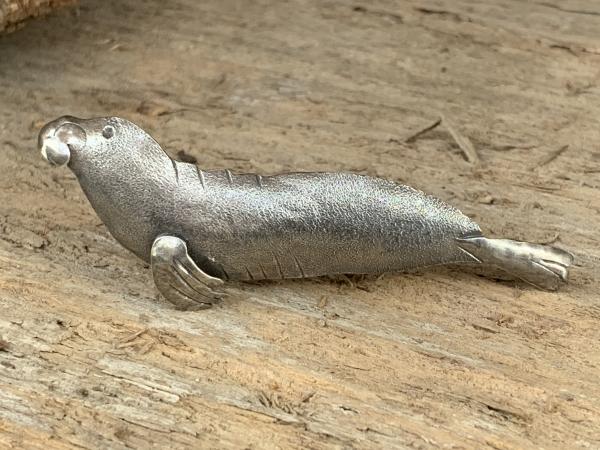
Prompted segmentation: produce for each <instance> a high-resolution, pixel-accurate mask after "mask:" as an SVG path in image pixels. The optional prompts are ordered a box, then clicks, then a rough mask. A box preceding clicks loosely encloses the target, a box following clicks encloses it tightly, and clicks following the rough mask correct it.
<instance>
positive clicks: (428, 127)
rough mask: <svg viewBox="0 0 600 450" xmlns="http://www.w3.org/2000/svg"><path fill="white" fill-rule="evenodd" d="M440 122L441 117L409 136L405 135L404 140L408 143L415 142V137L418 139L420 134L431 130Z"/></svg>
mask: <svg viewBox="0 0 600 450" xmlns="http://www.w3.org/2000/svg"><path fill="white" fill-rule="evenodd" d="M440 123H442V118H441V117H440V118H438V119H437V120H436V121H435V122H433V123H432V124H430V125H427V126H426V127H425V128H422V129H421V130H419V131H417V132H416V133H414V134H412V135H410V136H409V137H407V138H406V139H405V140H404V142H405V143H407V144H410V143H411V142H415V141H416V140H417V139H419V138H420V137H421V136H423V135H424V134H425V133H428V132H430V131H431V130H433V129H435V128H437V127H438V126H439V124H440Z"/></svg>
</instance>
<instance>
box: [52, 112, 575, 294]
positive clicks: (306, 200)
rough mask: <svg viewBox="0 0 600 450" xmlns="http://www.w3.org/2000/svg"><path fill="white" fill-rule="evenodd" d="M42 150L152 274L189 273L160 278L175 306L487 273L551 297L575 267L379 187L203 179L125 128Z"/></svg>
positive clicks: (314, 177) (63, 134) (410, 193)
mask: <svg viewBox="0 0 600 450" xmlns="http://www.w3.org/2000/svg"><path fill="white" fill-rule="evenodd" d="M40 147H41V148H42V152H43V153H44V155H45V156H46V158H47V159H48V160H49V161H50V162H54V163H56V164H67V163H68V165H69V167H70V168H71V169H72V170H73V172H74V173H75V174H76V176H77V178H78V179H79V182H80V184H81V186H82V188H83V190H84V192H85V193H86V195H87V197H88V199H89V200H90V202H91V204H92V206H93V207H94V209H95V210H96V212H97V213H98V215H99V216H100V218H101V219H102V221H103V222H104V223H105V224H106V226H107V227H108V229H109V230H110V232H111V233H112V234H113V236H114V237H115V238H116V239H117V240H118V241H119V242H120V243H121V244H122V245H123V246H125V247H126V248H128V249H129V250H131V251H132V252H134V253H135V254H136V255H138V256H139V257H140V258H142V259H144V260H146V261H148V262H150V263H152V264H153V268H154V266H157V267H163V268H166V269H169V268H170V266H171V265H174V266H175V269H176V268H177V267H178V266H179V267H180V268H181V267H183V269H182V270H181V271H179V272H177V271H176V273H175V275H174V276H172V274H171V272H172V271H171V272H169V271H168V270H167V271H164V270H163V271H162V272H161V273H162V275H161V276H162V279H163V281H162V282H159V279H161V276H157V272H160V271H159V270H155V279H157V285H158V287H159V290H161V292H162V293H163V294H165V295H166V296H167V298H169V291H172V290H173V289H176V290H177V289H178V292H179V291H186V290H187V289H188V288H194V287H197V286H194V285H193V283H192V285H190V283H189V282H187V283H185V281H186V280H188V281H189V279H187V278H186V276H187V275H192V277H193V276H194V274H196V275H198V276H196V277H195V278H194V280H195V279H196V278H198V279H203V280H204V281H205V282H206V280H209V284H211V283H212V284H215V280H217V279H225V280H260V279H283V278H300V277H312V276H318V275H325V274H340V273H382V272H388V271H401V270H407V269H415V268H419V267H426V266H432V265H439V264H450V263H471V264H480V263H482V262H484V263H489V264H492V265H498V266H500V267H502V268H504V269H506V270H509V271H511V269H512V272H513V273H514V272H515V271H517V272H518V273H514V274H515V275H516V276H519V277H522V278H525V279H526V280H528V281H530V282H532V283H534V284H537V285H542V286H544V287H551V288H552V287H554V286H555V285H557V281H558V280H559V279H560V278H565V277H566V267H567V266H568V264H570V262H571V256H570V255H568V254H567V253H566V252H563V251H561V250H558V249H554V248H549V247H541V246H536V245H534V244H525V243H516V242H515V241H507V240H494V239H487V238H484V237H483V236H482V234H481V230H480V229H479V226H478V225H477V224H475V223H474V222H473V221H471V220H470V219H469V218H467V217H466V216H465V215H463V214H462V213H461V212H460V211H458V210H456V209H455V208H453V207H451V206H449V205H447V204H445V203H443V202H442V201H440V200H438V199H436V198H434V197H431V196H428V195H426V194H424V193H422V192H420V191H417V190H415V189H412V188H410V187H406V186H401V185H398V184H395V183H393V182H390V181H386V180H383V179H379V178H373V177H367V176H361V175H355V174H347V173H292V174H285V175H276V176H261V175H255V174H243V175H240V174H235V173H232V172H231V171H229V170H224V171H203V170H201V169H200V168H199V167H197V166H196V165H193V164H188V163H183V162H178V161H174V160H172V159H171V158H170V157H169V156H168V155H167V154H166V153H165V152H164V151H163V150H162V149H161V148H160V146H159V145H158V144H157V143H156V142H155V141H154V140H153V139H152V138H151V137H150V136H149V135H148V134H147V133H145V132H144V131H143V130H142V129H140V128H138V127H137V126H135V125H134V124H132V123H130V122H127V121H125V120H123V119H118V118H108V119H91V120H80V119H75V118H72V117H64V118H61V119H58V120H57V121H54V122H52V123H50V124H48V125H47V126H46V127H44V129H43V130H42V131H41V133H40ZM165 237H166V238H167V239H165ZM161 238H162V240H161ZM176 247H177V248H179V247H180V248H179V250H177V251H175V248H176ZM536 252H537V256H536ZM540 252H541V253H540ZM167 254H168V255H167ZM173 255H176V256H173ZM549 255H550V256H549ZM178 258H179V259H178ZM533 260H535V262H532V261H533ZM182 261H183V262H185V264H184V263H183V262H182ZM543 261H550V263H549V264H550V265H549V266H548V265H547V264H546V265H544V263H543ZM159 262H162V265H161V264H159ZM198 271H199V272H198ZM159 275H160V274H159ZM165 277H166V278H165ZM182 277H183V282H184V283H182V280H181V279H180V278H182ZM161 283H162V284H166V285H168V286H166V287H165V286H163V287H162V288H161V285H160V284H161ZM186 284H187V287H186ZM173 285H176V286H173ZM182 286H183V287H182ZM165 291H167V293H165ZM192 291H194V292H195V290H194V289H192ZM180 293H181V292H180ZM187 296H188V297H190V296H191V295H187Z"/></svg>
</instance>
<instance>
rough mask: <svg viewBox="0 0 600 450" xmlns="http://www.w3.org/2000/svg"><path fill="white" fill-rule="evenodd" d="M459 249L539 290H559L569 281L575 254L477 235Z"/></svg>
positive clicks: (462, 242) (459, 243)
mask: <svg viewBox="0 0 600 450" xmlns="http://www.w3.org/2000/svg"><path fill="white" fill-rule="evenodd" d="M457 241H458V245H459V247H460V248H461V249H462V250H463V251H464V252H466V253H468V254H469V255H471V256H472V257H473V258H475V259H476V260H478V261H480V262H481V263H482V264H485V265H489V266H494V267H498V268H499V269H502V270H504V271H506V272H508V273H509V274H511V275H514V276H516V277H518V278H520V279H522V280H523V281H526V282H528V283H530V284H532V285H534V286H536V287H539V288H542V289H548V290H552V291H554V290H556V289H558V287H559V286H560V284H561V282H566V281H567V276H568V273H569V266H570V265H571V264H572V263H573V255H572V254H571V253H569V252H566V251H564V250H561V249H559V248H556V247H550V246H545V245H539V244H530V243H527V242H518V241H512V240H510V239H488V238H485V237H483V236H474V237H467V238H460V239H457Z"/></svg>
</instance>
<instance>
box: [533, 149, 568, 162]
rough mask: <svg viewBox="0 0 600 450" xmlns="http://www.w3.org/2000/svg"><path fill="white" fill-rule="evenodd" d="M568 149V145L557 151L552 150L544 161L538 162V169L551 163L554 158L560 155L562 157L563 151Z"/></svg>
mask: <svg viewBox="0 0 600 450" xmlns="http://www.w3.org/2000/svg"><path fill="white" fill-rule="evenodd" d="M568 148H569V144H567V145H563V146H562V147H560V148H559V149H556V150H554V151H553V152H552V153H550V154H549V155H548V156H547V157H546V159H544V160H543V161H542V162H540V163H539V164H538V167H542V166H545V165H547V164H550V163H551V162H552V161H554V160H555V159H556V158H558V157H559V156H560V155H562V154H563V153H564V152H565V150H567V149H568Z"/></svg>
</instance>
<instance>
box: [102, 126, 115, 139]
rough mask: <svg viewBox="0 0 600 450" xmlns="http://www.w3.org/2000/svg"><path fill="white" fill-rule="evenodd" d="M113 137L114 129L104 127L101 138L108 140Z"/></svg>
mask: <svg viewBox="0 0 600 450" xmlns="http://www.w3.org/2000/svg"><path fill="white" fill-rule="evenodd" d="M114 135H115V127H113V126H112V125H106V126H105V127H104V128H103V129H102V136H104V137H105V138H106V139H110V138H111V137H113V136H114Z"/></svg>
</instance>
